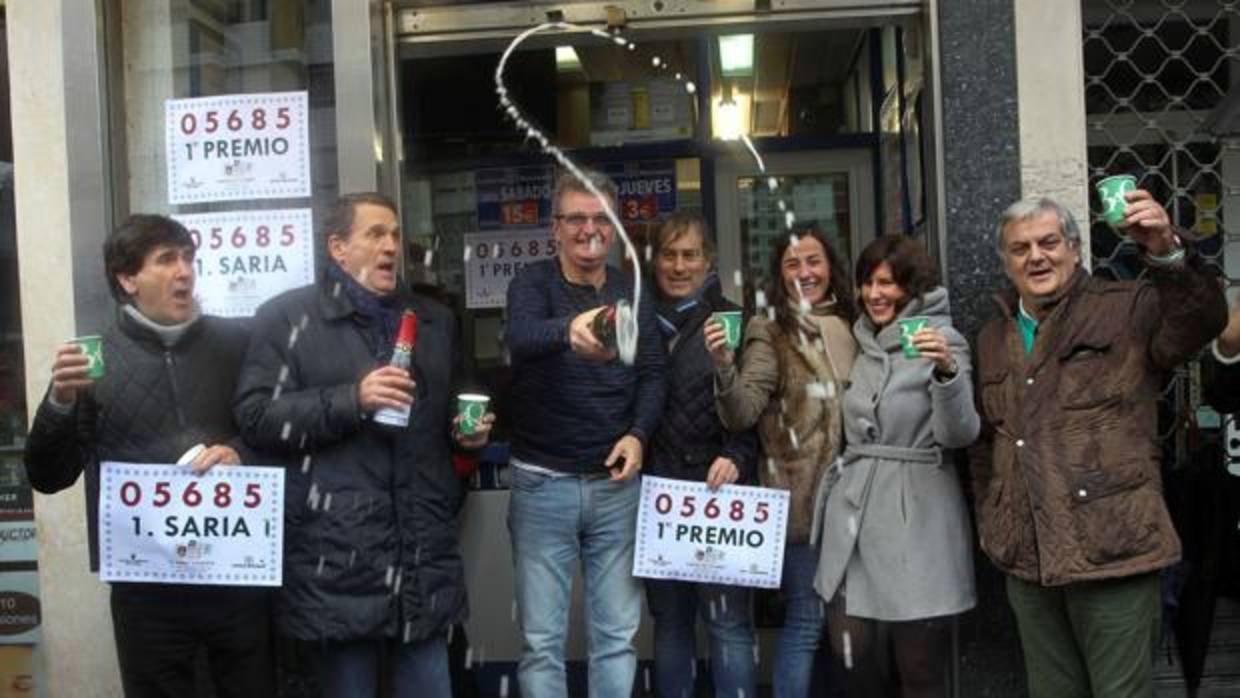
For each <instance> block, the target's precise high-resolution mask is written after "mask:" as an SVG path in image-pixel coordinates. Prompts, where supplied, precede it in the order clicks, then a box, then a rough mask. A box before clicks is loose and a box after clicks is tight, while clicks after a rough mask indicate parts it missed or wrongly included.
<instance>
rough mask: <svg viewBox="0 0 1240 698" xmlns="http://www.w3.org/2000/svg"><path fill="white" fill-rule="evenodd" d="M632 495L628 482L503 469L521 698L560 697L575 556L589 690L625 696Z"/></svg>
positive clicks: (633, 584) (632, 664) (634, 615)
mask: <svg viewBox="0 0 1240 698" xmlns="http://www.w3.org/2000/svg"><path fill="white" fill-rule="evenodd" d="M640 495H641V484H640V482H639V481H638V480H637V479H636V478H634V479H632V480H629V481H627V482H612V481H611V480H609V479H607V478H600V479H585V478H581V477H551V476H548V475H543V474H541V473H535V472H530V471H529V470H524V469H522V468H517V467H514V468H513V469H512V499H511V500H510V502H509V505H508V530H509V531H510V533H511V534H512V553H513V562H514V564H515V565H516V592H517V613H518V619H519V621H520V624H521V634H522V638H523V641H524V646H523V648H522V652H521V662H520V665H519V667H518V670H517V676H518V681H519V682H520V685H521V695H522V696H523V698H564V697H565V696H566V695H567V691H568V688H567V685H566V683H565V675H564V642H565V639H566V638H567V635H568V611H569V603H570V600H571V593H572V584H573V570H574V569H575V568H576V566H577V561H578V560H580V561H581V566H582V571H583V574H582V576H583V578H584V581H585V605H586V608H585V610H586V638H587V641H588V646H589V654H590V656H589V660H590V661H589V684H590V696H591V697H592V698H615V697H617V696H624V697H627V696H628V695H629V694H630V693H631V692H632V690H633V679H634V675H635V673H636V671H637V652H636V650H635V649H634V647H633V636H634V635H636V634H637V626H638V625H639V624H640V623H641V603H642V600H641V586H640V585H639V584H638V583H637V580H636V579H634V578H633V541H634V535H635V530H636V526H637V505H638V501H639V499H640Z"/></svg>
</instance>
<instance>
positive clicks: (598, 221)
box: [555, 213, 611, 228]
mask: <svg viewBox="0 0 1240 698" xmlns="http://www.w3.org/2000/svg"><path fill="white" fill-rule="evenodd" d="M555 218H556V220H559V221H564V224H565V225H567V226H568V227H570V228H584V227H586V223H587V222H590V223H594V227H595V228H610V227H611V219H610V218H608V217H607V216H605V215H603V214H601V213H599V214H596V215H593V216H587V215H586V214H584V213H569V214H559V215H557V216H556V217H555Z"/></svg>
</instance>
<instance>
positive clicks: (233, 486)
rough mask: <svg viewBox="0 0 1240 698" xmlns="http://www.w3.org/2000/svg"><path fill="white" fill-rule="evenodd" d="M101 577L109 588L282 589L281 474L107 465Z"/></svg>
mask: <svg viewBox="0 0 1240 698" xmlns="http://www.w3.org/2000/svg"><path fill="white" fill-rule="evenodd" d="M100 477H101V483H100V487H99V559H100V570H99V577H100V578H101V579H103V580H104V581H106V582H160V583H163V584H219V585H233V586H280V583H281V580H282V579H283V574H282V559H283V558H282V549H283V545H284V470H283V469H281V468H263V467H255V466H216V467H214V468H212V469H211V470H210V471H208V472H207V473H206V474H204V475H201V476H199V475H194V474H193V473H192V472H191V471H190V470H189V468H187V467H184V466H176V465H150V464H135V463H115V462H110V461H108V462H104V463H102V464H101V467H100Z"/></svg>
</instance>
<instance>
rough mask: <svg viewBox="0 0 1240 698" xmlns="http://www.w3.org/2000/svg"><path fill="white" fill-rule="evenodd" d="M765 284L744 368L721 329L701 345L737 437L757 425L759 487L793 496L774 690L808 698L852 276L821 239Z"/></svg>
mask: <svg viewBox="0 0 1240 698" xmlns="http://www.w3.org/2000/svg"><path fill="white" fill-rule="evenodd" d="M768 278H769V279H770V285H769V288H768V290H767V297H768V299H769V306H767V307H765V308H764V307H761V305H762V304H761V303H759V306H760V307H759V311H760V312H759V314H758V315H757V316H756V317H754V318H752V319H750V321H749V324H748V325H747V326H746V328H745V335H744V340H743V342H744V343H743V347H742V349H743V350H742V352H741V356H742V357H743V362H742V364H741V365H740V366H737V365H736V363H735V362H734V360H733V358H734V357H733V353H732V352H731V351H729V350H728V348H727V343H726V341H725V336H724V332H723V329H722V328H721V327H720V326H719V325H718V324H716V323H713V322H712V323H709V324H708V325H707V328H706V333H705V338H706V346H707V349H708V350H709V351H710V353H711V358H712V359H713V360H714V363H715V380H716V404H717V407H718V412H719V417H720V419H721V421H722V422H723V424H724V426H726V427H727V428H728V429H730V430H733V431H741V430H744V429H749V428H752V427H753V426H754V425H757V429H758V437H759V440H760V441H761V444H762V449H763V452H764V456H765V458H764V460H763V462H761V463H760V464H759V467H758V473H759V479H760V481H761V484H762V485H763V486H765V487H775V488H779V489H785V490H788V491H789V494H790V497H791V505H790V510H789V514H788V531H787V538H786V548H785V551H784V567H783V577H782V582H781V592H782V594H783V596H784V600H785V608H786V612H785V620H784V626H783V628H782V630H781V631H780V634H779V640H778V644H777V647H776V652H775V667H774V672H773V677H774V680H773V683H774V685H773V688H774V695H775V697H776V698H806V696H807V695H808V694H809V686H810V679H811V676H812V674H813V664H814V652H815V651H816V650H817V648H818V642H819V638H820V637H821V635H822V628H823V625H824V623H825V614H824V612H823V608H822V600H821V599H820V598H819V597H818V595H817V594H815V593H814V588H813V578H814V569H815V567H816V565H817V564H818V549H817V548H816V547H815V546H814V545H813V544H812V543H811V542H810V527H811V522H812V519H813V512H814V506H813V504H814V493H815V491H816V490H817V488H818V485H819V481H820V480H822V478H823V477H824V474H825V473H826V472H827V470H828V467H829V466H830V464H831V462H832V461H833V460H835V457H836V455H837V454H838V452H839V449H840V443H841V440H842V434H843V431H842V425H841V409H840V397H841V396H842V395H843V392H844V380H845V379H846V378H847V377H848V373H849V371H850V370H851V369H852V363H853V356H854V355H855V354H856V351H857V345H856V342H854V341H853V338H852V334H851V332H850V331H849V324H850V323H851V321H852V316H853V305H852V294H851V285H850V283H849V281H848V278H847V272H846V271H845V269H844V267H843V266H842V265H841V264H840V263H839V260H838V259H837V257H836V255H835V251H834V250H832V248H831V245H830V243H828V241H827V238H826V236H825V235H823V234H822V232H821V231H818V230H804V231H800V232H799V233H797V234H794V235H789V236H788V237H786V238H782V239H780V240H779V242H778V243H777V244H776V246H775V248H774V251H773V253H772V256H771V268H770V275H769V277H768Z"/></svg>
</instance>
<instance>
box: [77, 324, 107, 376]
mask: <svg viewBox="0 0 1240 698" xmlns="http://www.w3.org/2000/svg"><path fill="white" fill-rule="evenodd" d="M69 341H70V342H71V343H73V344H76V345H78V346H79V347H81V348H82V353H83V354H85V355H86V358H87V359H88V360H89V361H90V363H89V364H87V365H86V366H87V368H86V375H87V376H89V377H90V378H91V379H93V380H98V379H100V378H103V374H104V372H105V368H104V364H103V337H100V336H99V335H97V334H88V335H85V336H83V337H74V338H73V339H70V340H69Z"/></svg>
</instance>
